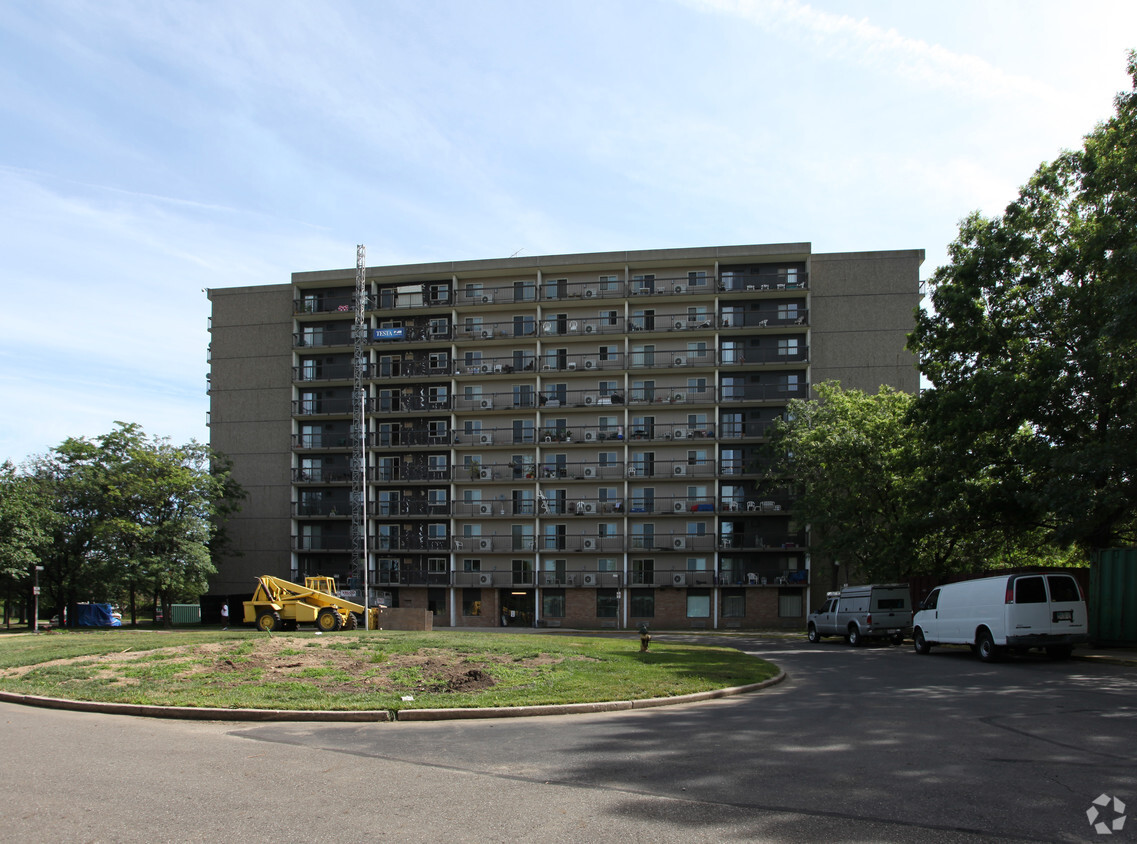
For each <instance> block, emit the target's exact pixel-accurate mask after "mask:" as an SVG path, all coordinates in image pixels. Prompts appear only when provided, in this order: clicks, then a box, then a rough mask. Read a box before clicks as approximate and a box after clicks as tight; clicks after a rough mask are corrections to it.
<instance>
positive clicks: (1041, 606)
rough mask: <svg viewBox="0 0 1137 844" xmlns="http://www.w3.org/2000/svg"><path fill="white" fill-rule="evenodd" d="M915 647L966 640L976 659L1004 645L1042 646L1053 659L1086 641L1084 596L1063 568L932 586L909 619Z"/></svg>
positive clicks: (994, 654) (923, 648)
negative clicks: (1054, 570)
mask: <svg viewBox="0 0 1137 844" xmlns="http://www.w3.org/2000/svg"><path fill="white" fill-rule="evenodd" d="M912 640H913V641H914V642H915V645H916V653H920V654H926V653H928V652H929V651H930V650H931V649H932V645H939V644H944V645H947V644H957V645H970V646H971V647H972V649H973V650H974V651H976V652H977V653H978V654H979V657H980V659H982V660H983V661H984V662H988V661H990V660H992V659H996V658H997V657H998V656H999V653H1000V652H1001V651H1002V650H1003V649H1004V648H1009V649H1012V650H1027V649H1029V648H1045V649H1046V653H1047V654H1048V655H1049V656H1051V657H1052V658H1054V659H1063V658H1065V657H1068V656H1069V655H1070V652H1071V651H1072V650H1073V648H1074V645H1077V644H1080V643H1083V642H1088V641H1089V627H1088V622H1087V613H1086V601H1085V599H1084V598H1083V597H1082V590H1081V589H1080V588H1078V582H1077V581H1076V580H1074V578H1073V577H1071V576H1070V575H1068V574H1060V573H1054V574H1050V573H1046V572H1033V573H1030V574H1004V575H999V576H998V577H985V578H982V579H980V580H965V581H962V582H960V583H947V584H944V585H943V586H937V587H936V588H935V589H933V590H932V591H931V592H930V593H929V594H928V597H927V598H925V599H924V600H923V602H922V603H921V604H920V607H919V609H918V611H917V612H916V615H915V617H914V618H913V620H912Z"/></svg>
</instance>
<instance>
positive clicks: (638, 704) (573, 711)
mask: <svg viewBox="0 0 1137 844" xmlns="http://www.w3.org/2000/svg"><path fill="white" fill-rule="evenodd" d="M785 679H786V672H785V671H782V670H780V669H779V671H778V673H777V675H776V676H774V677H771V678H770V679H769V680H763V681H762V682H761V683H751V684H750V685H748V686H731V687H730V688H726V689H712V690H710V691H707V692H695V693H694V694H689V695H677V696H676V697H652V698H644V699H642V700H606V701H599V702H597V703H556V704H548V705H545V706H496V707H495V706H487V707H467V708H463V709H400V710H399V712H398V718H397V720H399V721H448V720H451V719H458V718H523V717H529V716H538V715H579V714H582V713H586V712H623V711H627V710H629V709H647V708H649V707H653V706H675V705H677V704H680V703H696V702H698V701H701V700H713V699H715V698H720V697H729V696H732V695H741V694H746V693H747V692H755V691H758V690H759V689H765V688H768V687H769V686H773V685H775V684H777V683H780V682H782V681H783V680H785Z"/></svg>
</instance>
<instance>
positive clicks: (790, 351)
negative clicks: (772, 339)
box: [778, 337, 798, 357]
mask: <svg viewBox="0 0 1137 844" xmlns="http://www.w3.org/2000/svg"><path fill="white" fill-rule="evenodd" d="M797 352H798V338H797V337H781V338H779V339H778V354H779V355H784V356H786V357H791V356H793V355H796V354H797Z"/></svg>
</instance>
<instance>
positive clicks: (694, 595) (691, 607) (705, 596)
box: [687, 589, 711, 618]
mask: <svg viewBox="0 0 1137 844" xmlns="http://www.w3.org/2000/svg"><path fill="white" fill-rule="evenodd" d="M710 617H711V593H710V592H709V591H707V590H706V589H688V590H687V618H710Z"/></svg>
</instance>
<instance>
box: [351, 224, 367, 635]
mask: <svg viewBox="0 0 1137 844" xmlns="http://www.w3.org/2000/svg"><path fill="white" fill-rule="evenodd" d="M366 312H367V249H366V247H364V246H363V244H359V245H358V246H356V247H355V325H354V326H353V327H352V338H353V339H354V341H355V350H354V354H353V356H352V374H353V380H352V393H351V408H352V413H351V419H352V428H351V432H352V438H351V560H352V565H353V566H354V567H355V568H356V571H358V572H359V576H360V577H361V578H362V580H363V606H364V607H366V608H367V609H366V612H365V613H364V616H365V617H364V619H363V629H364V630H368V629H370V627H371V601H370V584H369V583H368V579H369V577H368V575H369V572H368V559H367V386H366V378H367V323H366Z"/></svg>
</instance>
